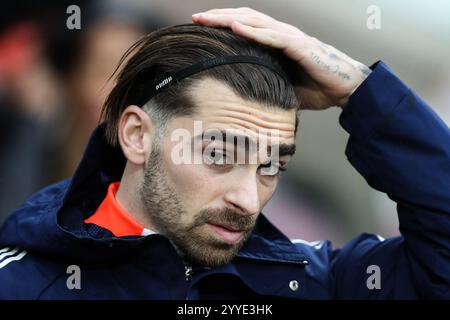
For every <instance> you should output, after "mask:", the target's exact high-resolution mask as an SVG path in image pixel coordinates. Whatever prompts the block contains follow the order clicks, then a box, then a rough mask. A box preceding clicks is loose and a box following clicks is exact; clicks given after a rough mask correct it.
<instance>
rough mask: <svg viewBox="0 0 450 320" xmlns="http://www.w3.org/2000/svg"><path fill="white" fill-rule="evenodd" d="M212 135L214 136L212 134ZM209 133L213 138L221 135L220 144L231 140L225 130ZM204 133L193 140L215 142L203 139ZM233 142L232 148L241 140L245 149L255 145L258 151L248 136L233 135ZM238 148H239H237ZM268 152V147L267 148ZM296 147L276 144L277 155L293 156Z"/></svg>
mask: <svg viewBox="0 0 450 320" xmlns="http://www.w3.org/2000/svg"><path fill="white" fill-rule="evenodd" d="M213 133H214V134H213ZM213 133H211V135H212V136H213V137H215V135H216V134H221V136H222V142H223V143H224V144H226V143H229V142H230V140H231V139H227V132H226V131H225V130H215V131H213ZM205 135H206V133H205V132H202V133H201V134H199V135H197V136H195V137H194V138H193V139H195V140H202V141H204V140H208V141H215V139H205ZM232 137H233V142H234V146H237V141H239V139H243V140H244V141H245V147H246V148H247V147H248V146H249V145H250V144H252V145H256V150H258V149H259V143H258V141H255V139H254V138H253V137H250V136H248V135H244V134H239V133H233V134H232ZM239 147H240V146H239ZM269 150H270V146H269ZM295 150H296V145H295V144H287V143H280V144H278V154H279V156H280V157H282V156H293V155H294V154H295Z"/></svg>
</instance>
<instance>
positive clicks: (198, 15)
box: [192, 12, 203, 18]
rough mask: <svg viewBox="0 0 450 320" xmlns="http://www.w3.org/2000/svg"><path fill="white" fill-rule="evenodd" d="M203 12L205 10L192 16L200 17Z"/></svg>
mask: <svg viewBox="0 0 450 320" xmlns="http://www.w3.org/2000/svg"><path fill="white" fill-rule="evenodd" d="M202 13H203V12H199V13H195V14H193V15H192V16H193V17H194V18H198V17H200V16H201V15H202Z"/></svg>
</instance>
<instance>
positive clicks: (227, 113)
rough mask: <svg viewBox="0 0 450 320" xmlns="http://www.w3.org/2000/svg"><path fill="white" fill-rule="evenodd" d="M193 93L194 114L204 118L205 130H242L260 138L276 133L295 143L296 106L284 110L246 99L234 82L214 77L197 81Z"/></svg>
mask: <svg viewBox="0 0 450 320" xmlns="http://www.w3.org/2000/svg"><path fill="white" fill-rule="evenodd" d="M189 94H190V97H191V99H192V101H193V103H194V105H195V108H196V110H195V111H196V112H195V116H194V118H195V120H201V121H202V124H203V129H204V130H205V131H207V130H209V129H219V130H227V131H230V132H236V133H237V132H240V133H244V134H246V135H249V136H251V137H252V138H254V139H256V140H259V138H261V137H262V136H264V137H265V138H268V139H269V140H270V137H274V136H276V137H278V138H279V140H280V142H282V143H291V144H292V143H294V140H295V119H296V109H295V108H293V109H291V110H283V109H281V108H279V107H276V106H267V105H263V104H261V103H258V102H255V101H252V100H248V99H244V98H242V97H240V96H238V95H237V94H236V93H235V92H234V91H233V89H232V88H231V87H230V86H228V85H226V84H225V83H223V82H221V81H219V80H215V79H211V78H204V79H201V80H199V81H197V82H196V83H195V84H193V86H192V87H191V90H190V92H189Z"/></svg>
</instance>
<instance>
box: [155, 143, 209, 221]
mask: <svg viewBox="0 0 450 320" xmlns="http://www.w3.org/2000/svg"><path fill="white" fill-rule="evenodd" d="M168 149H169V148H168ZM163 161H164V167H165V171H166V173H167V177H166V178H167V180H168V182H169V183H170V185H171V187H172V188H173V189H174V191H175V192H176V195H177V196H178V197H179V199H180V200H181V201H182V203H183V205H184V206H185V209H186V210H187V211H189V212H198V211H199V210H201V209H204V208H205V206H207V204H208V202H209V201H210V200H211V199H212V198H214V196H215V191H214V188H215V187H217V183H214V181H213V179H212V178H213V177H212V176H211V175H210V174H208V172H207V170H205V168H203V167H204V166H203V165H201V164H175V163H174V162H173V161H172V160H171V154H170V151H168V152H164V153H163Z"/></svg>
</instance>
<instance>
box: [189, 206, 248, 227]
mask: <svg viewBox="0 0 450 320" xmlns="http://www.w3.org/2000/svg"><path fill="white" fill-rule="evenodd" d="M205 223H210V224H216V225H226V226H229V227H231V228H233V229H236V230H250V229H252V228H253V227H254V226H255V223H256V219H255V218H254V217H253V216H245V215H242V214H240V213H239V212H237V211H235V210H232V209H230V208H225V209H205V210H202V211H200V213H199V215H198V217H197V218H196V219H195V222H194V226H200V225H203V224H205Z"/></svg>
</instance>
